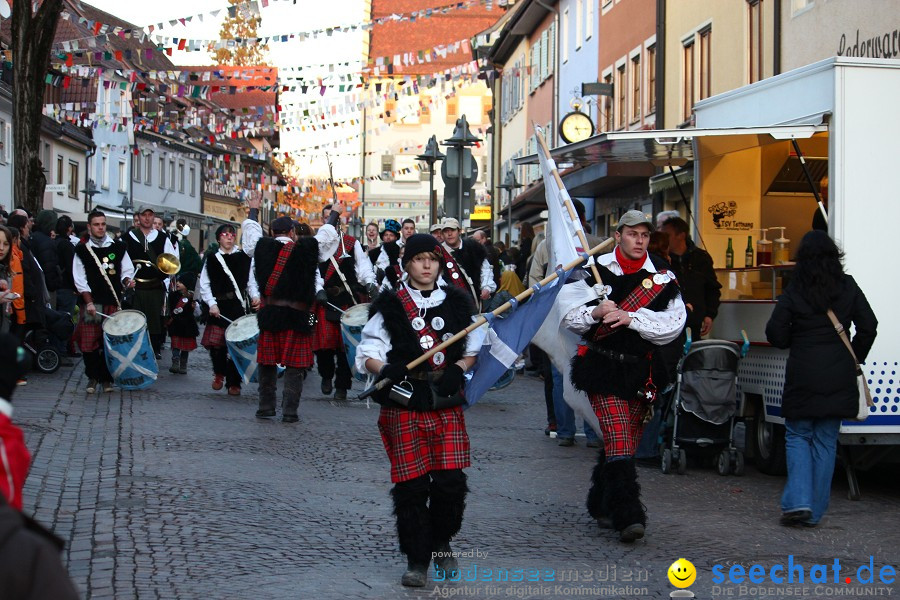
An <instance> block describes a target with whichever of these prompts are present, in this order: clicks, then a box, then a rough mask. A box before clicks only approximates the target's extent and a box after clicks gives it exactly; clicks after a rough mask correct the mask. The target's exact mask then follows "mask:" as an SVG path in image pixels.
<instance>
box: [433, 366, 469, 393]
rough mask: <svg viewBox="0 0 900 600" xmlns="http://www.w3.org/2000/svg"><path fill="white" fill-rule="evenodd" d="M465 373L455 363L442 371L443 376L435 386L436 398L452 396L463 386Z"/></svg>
mask: <svg viewBox="0 0 900 600" xmlns="http://www.w3.org/2000/svg"><path fill="white" fill-rule="evenodd" d="M464 375H465V373H464V371H463V370H462V369H461V368H460V366H459V365H458V364H456V363H453V364H452V365H450V366H449V367H447V368H445V369H444V374H443V375H442V376H441V380H440V381H439V382H438V384H437V393H438V396H453V395H454V394H456V392H458V391H459V388H461V387H462V385H463V377H464Z"/></svg>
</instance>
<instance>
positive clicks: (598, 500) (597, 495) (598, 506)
mask: <svg viewBox="0 0 900 600" xmlns="http://www.w3.org/2000/svg"><path fill="white" fill-rule="evenodd" d="M605 471H606V455H605V454H603V453H602V452H601V453H600V457H599V459H598V460H597V464H596V465H595V466H594V472H593V473H592V474H591V489H590V491H589V492H588V497H587V509H588V514H590V515H591V516H592V517H594V518H595V519H604V518H607V517H609V507H608V506H607V505H606V498H605V497H604V494H603V490H604V488H605V486H604V483H605V482H604V480H603V478H604V473H605Z"/></svg>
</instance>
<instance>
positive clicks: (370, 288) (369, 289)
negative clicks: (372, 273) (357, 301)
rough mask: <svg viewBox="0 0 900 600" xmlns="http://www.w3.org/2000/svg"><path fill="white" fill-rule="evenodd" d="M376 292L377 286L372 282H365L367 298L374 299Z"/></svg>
mask: <svg viewBox="0 0 900 600" xmlns="http://www.w3.org/2000/svg"><path fill="white" fill-rule="evenodd" d="M377 294H378V286H377V285H375V284H374V283H367V284H366V295H367V296H369V299H374V298H375V296H376V295H377Z"/></svg>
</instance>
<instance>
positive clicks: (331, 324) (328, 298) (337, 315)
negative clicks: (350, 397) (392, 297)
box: [315, 234, 377, 400]
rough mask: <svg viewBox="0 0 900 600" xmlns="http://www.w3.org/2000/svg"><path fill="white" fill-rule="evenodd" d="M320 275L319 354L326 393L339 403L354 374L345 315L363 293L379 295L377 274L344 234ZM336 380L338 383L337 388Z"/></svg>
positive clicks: (317, 340) (357, 245)
mask: <svg viewBox="0 0 900 600" xmlns="http://www.w3.org/2000/svg"><path fill="white" fill-rule="evenodd" d="M319 274H320V276H321V280H320V281H321V283H320V285H321V287H319V286H317V289H316V301H317V302H316V321H317V322H316V337H315V354H316V364H317V365H318V367H319V375H320V376H321V377H322V393H323V394H325V395H329V394H331V392H332V389H334V399H335V400H346V399H347V390H349V389H350V385H351V380H352V374H351V373H350V364H349V363H348V362H347V355H346V353H345V352H344V341H343V337H342V336H341V314H342V313H343V311H345V310H346V309H347V308H349V307H351V306H353V305H354V304H357V300H358V298H359V297H360V296H361V295H362V294H361V292H363V291H365V293H366V294H367V295H368V296H369V297H370V298H371V297H372V296H374V295H375V292H376V291H377V286H376V284H375V271H373V270H372V263H371V262H370V261H369V257H368V256H366V253H365V252H363V249H362V246H361V245H360V244H359V241H358V240H357V239H356V238H354V237H353V236H350V235H347V234H341V244H340V245H339V246H338V248H337V249H336V250H335V251H334V253H333V254H332V255H331V256H329V257H328V258H326V259H325V260H324V261H323V262H321V263H320V264H319ZM335 363H337V369H335ZM335 371H337V372H336V373H335ZM332 379H334V380H335V381H334V386H333V387H332Z"/></svg>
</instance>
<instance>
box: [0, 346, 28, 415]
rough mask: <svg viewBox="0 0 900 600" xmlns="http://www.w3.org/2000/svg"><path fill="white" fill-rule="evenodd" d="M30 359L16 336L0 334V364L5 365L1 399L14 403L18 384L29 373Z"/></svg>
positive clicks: (0, 376) (1, 372) (1, 375)
mask: <svg viewBox="0 0 900 600" xmlns="http://www.w3.org/2000/svg"><path fill="white" fill-rule="evenodd" d="M29 358H30V357H29V356H28V354H27V353H26V352H25V348H22V347H21V346H19V340H18V339H17V338H16V337H15V336H14V335H11V334H9V333H0V364H2V365H4V367H3V368H2V369H0V398H5V399H6V400H9V401H12V394H13V391H14V390H15V389H16V382H17V381H18V380H19V379H21V378H22V377H24V376H25V373H27V372H28V367H29V362H30V360H29ZM9 365H11V367H9Z"/></svg>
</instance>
